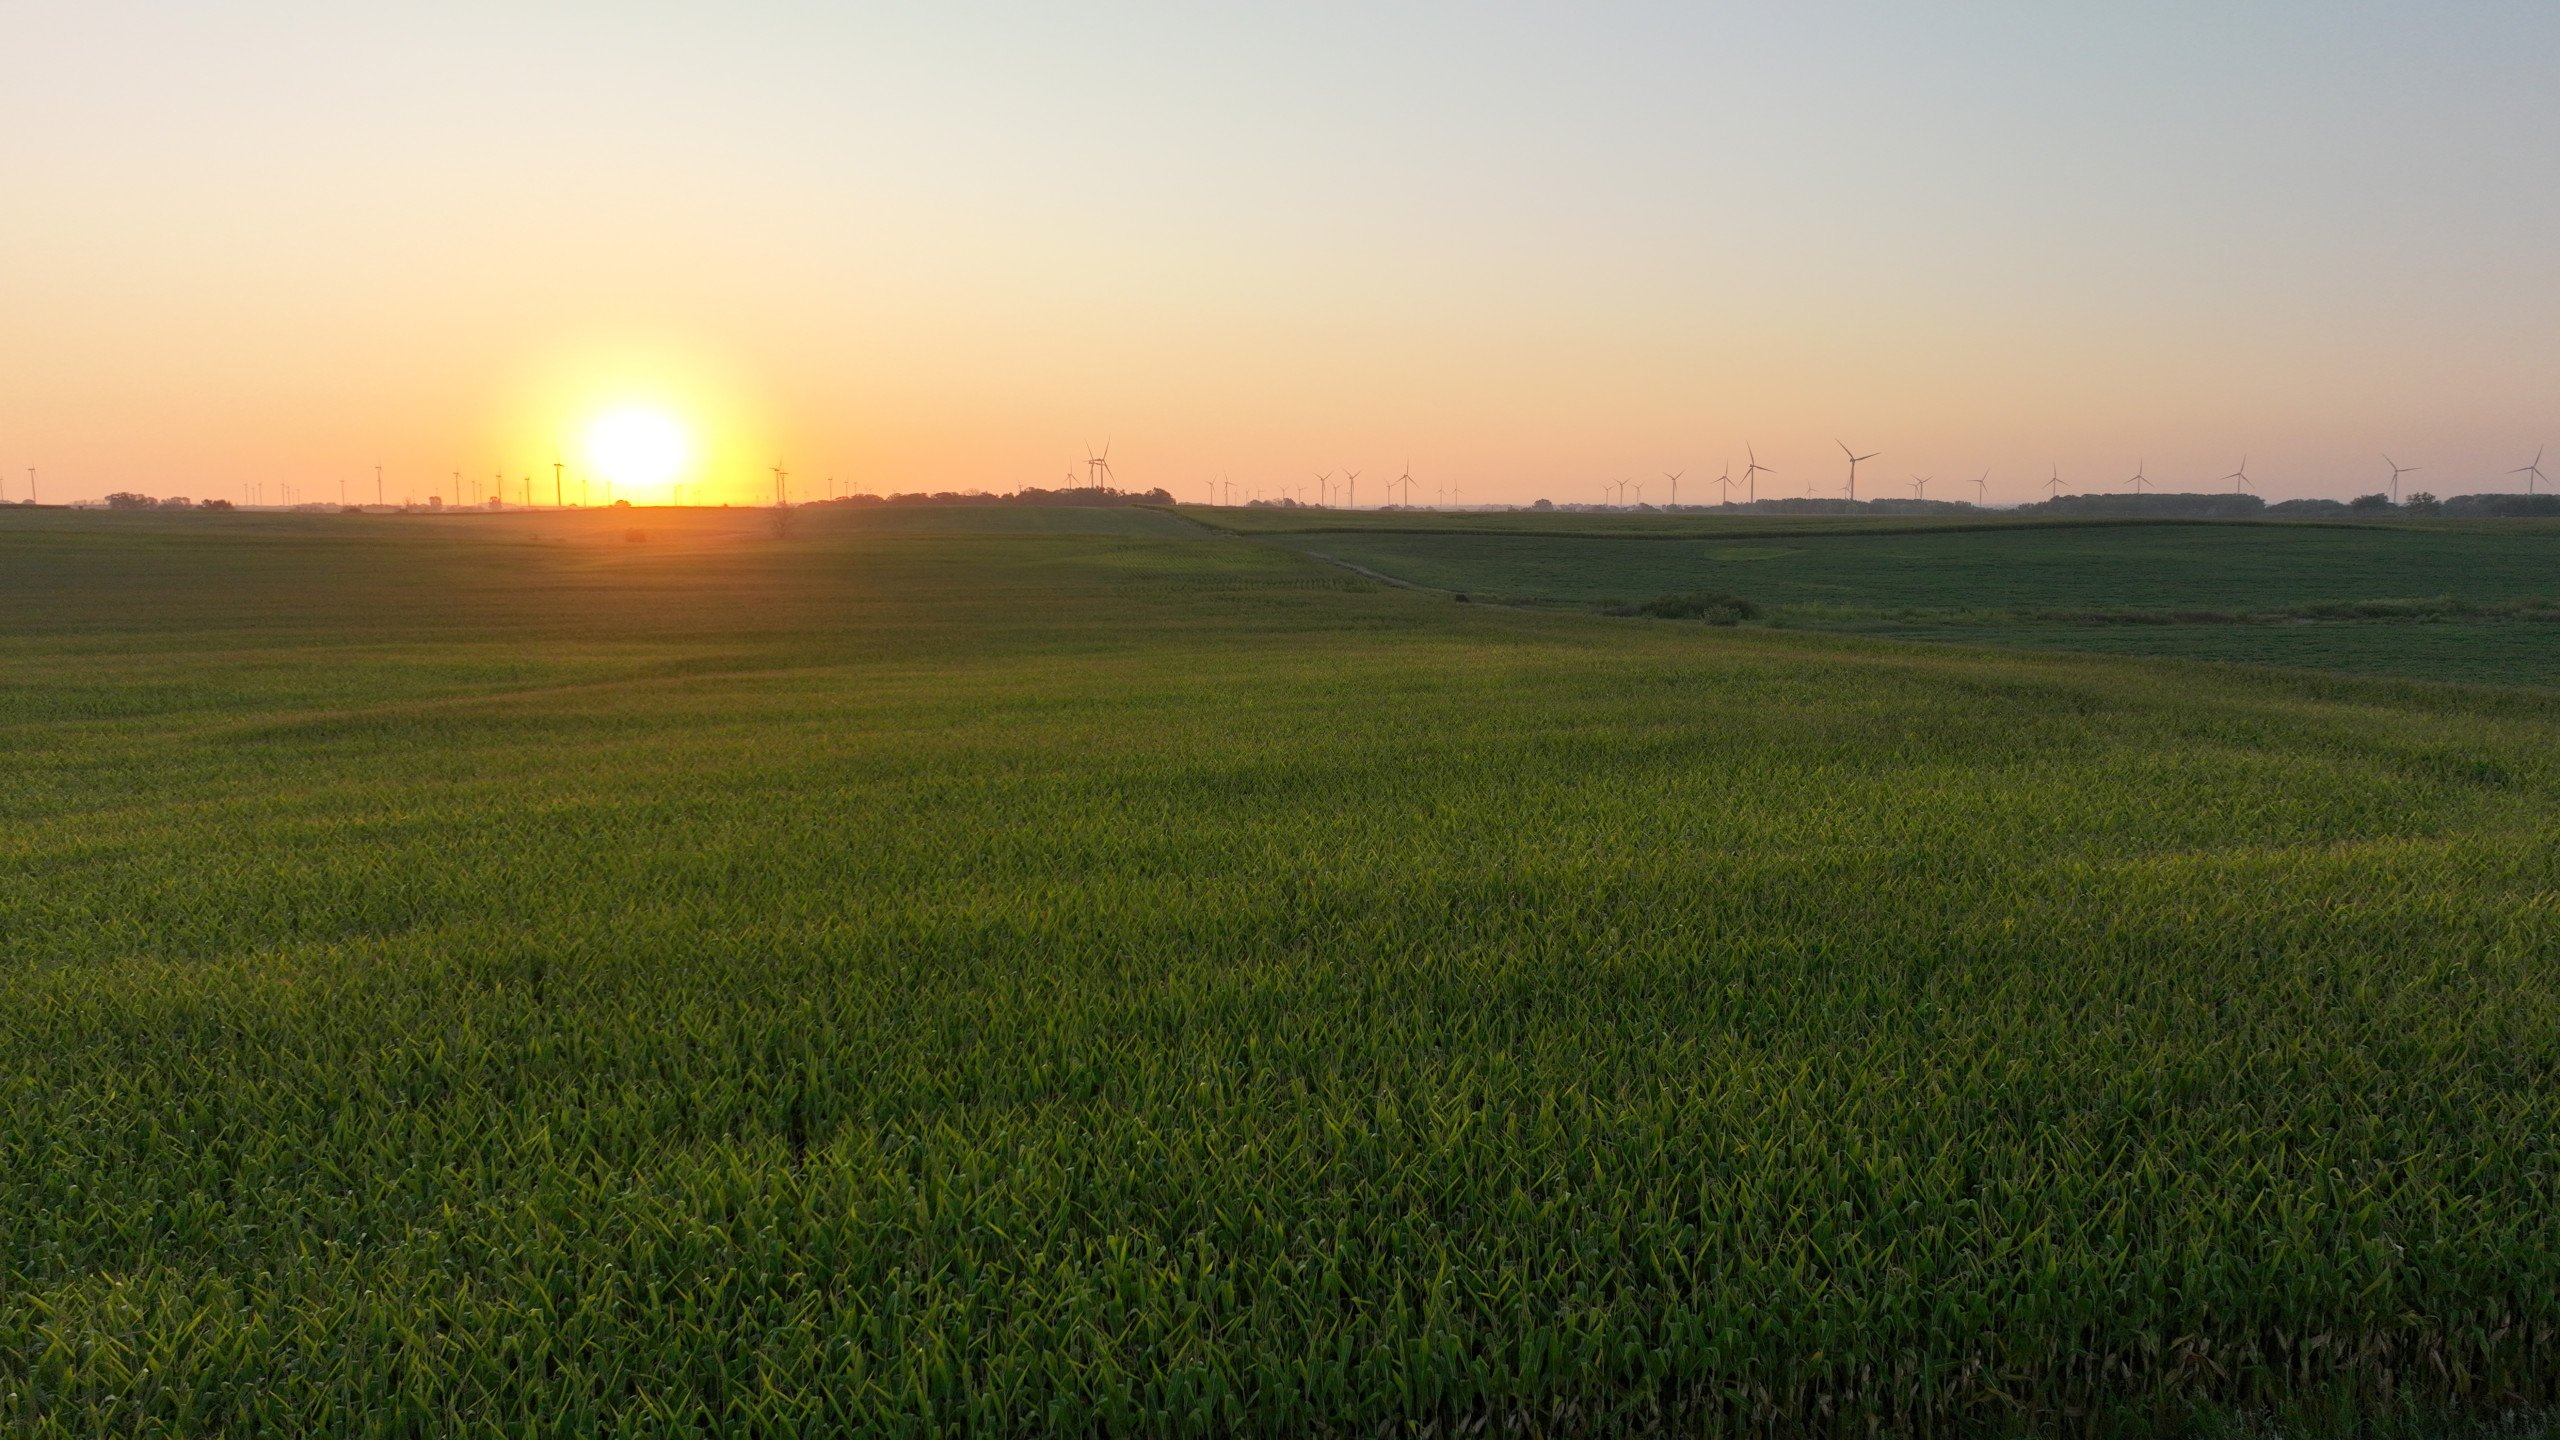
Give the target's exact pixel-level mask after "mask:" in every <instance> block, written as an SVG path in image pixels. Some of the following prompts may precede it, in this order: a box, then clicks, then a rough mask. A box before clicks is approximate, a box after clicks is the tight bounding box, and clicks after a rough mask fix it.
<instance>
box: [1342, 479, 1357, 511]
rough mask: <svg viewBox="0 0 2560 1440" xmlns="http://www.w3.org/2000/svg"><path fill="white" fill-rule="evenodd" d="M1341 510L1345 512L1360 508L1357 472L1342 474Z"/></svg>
mask: <svg viewBox="0 0 2560 1440" xmlns="http://www.w3.org/2000/svg"><path fill="white" fill-rule="evenodd" d="M1342 508H1343V509H1345V510H1357V509H1359V508H1360V472H1359V471H1357V470H1345V471H1343V472H1342Z"/></svg>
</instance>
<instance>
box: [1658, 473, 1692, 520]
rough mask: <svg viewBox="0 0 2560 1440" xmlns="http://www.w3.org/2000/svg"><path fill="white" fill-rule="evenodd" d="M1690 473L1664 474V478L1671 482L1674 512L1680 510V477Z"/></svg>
mask: <svg viewBox="0 0 2560 1440" xmlns="http://www.w3.org/2000/svg"><path fill="white" fill-rule="evenodd" d="M1688 473H1689V472H1688V471H1686V470H1665V471H1663V472H1662V478H1663V479H1665V480H1668V481H1670V482H1671V508H1672V509H1674V510H1677V509H1679V508H1680V477H1681V476H1683V475H1686V474H1688Z"/></svg>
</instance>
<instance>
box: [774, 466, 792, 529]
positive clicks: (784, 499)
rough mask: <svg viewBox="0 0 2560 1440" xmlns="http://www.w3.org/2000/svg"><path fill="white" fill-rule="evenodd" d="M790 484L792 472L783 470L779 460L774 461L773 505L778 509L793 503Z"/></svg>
mask: <svg viewBox="0 0 2560 1440" xmlns="http://www.w3.org/2000/svg"><path fill="white" fill-rule="evenodd" d="M790 482H791V472H790V471H788V470H785V469H783V468H782V462H781V461H779V460H776V461H774V462H773V503H774V505H775V506H776V507H781V506H786V505H789V504H790V503H791V483H790ZM776 523H779V522H776Z"/></svg>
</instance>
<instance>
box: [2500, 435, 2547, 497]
mask: <svg viewBox="0 0 2560 1440" xmlns="http://www.w3.org/2000/svg"><path fill="white" fill-rule="evenodd" d="M2543 448H2544V447H2542V446H2539V445H2537V446H2535V447H2534V449H2533V463H2532V464H2530V465H2527V466H2524V467H2522V468H2521V469H2516V470H2510V471H2508V472H2507V473H2508V474H2510V475H2521V476H2523V477H2524V493H2526V494H2527V495H2530V494H2532V493H2533V482H2535V481H2536V480H2544V481H2547V480H2549V479H2550V478H2551V477H2550V476H2548V475H2545V474H2543V473H2542V451H2543Z"/></svg>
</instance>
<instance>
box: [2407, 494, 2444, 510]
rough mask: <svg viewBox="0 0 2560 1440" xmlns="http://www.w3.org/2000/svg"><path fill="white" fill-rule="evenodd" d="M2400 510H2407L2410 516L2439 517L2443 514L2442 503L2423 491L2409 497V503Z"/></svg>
mask: <svg viewBox="0 0 2560 1440" xmlns="http://www.w3.org/2000/svg"><path fill="white" fill-rule="evenodd" d="M2401 508H2402V509H2404V510H2407V511H2408V512H2409V513H2410V514H2412V515H2441V514H2443V513H2444V503H2443V502H2442V501H2440V500H2438V499H2436V497H2435V496H2434V495H2433V494H2432V493H2430V492H2428V491H2425V490H2421V491H2419V492H2417V493H2416V494H2414V495H2412V496H2410V497H2409V503H2408V504H2407V505H2404V506H2402V507H2401Z"/></svg>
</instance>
